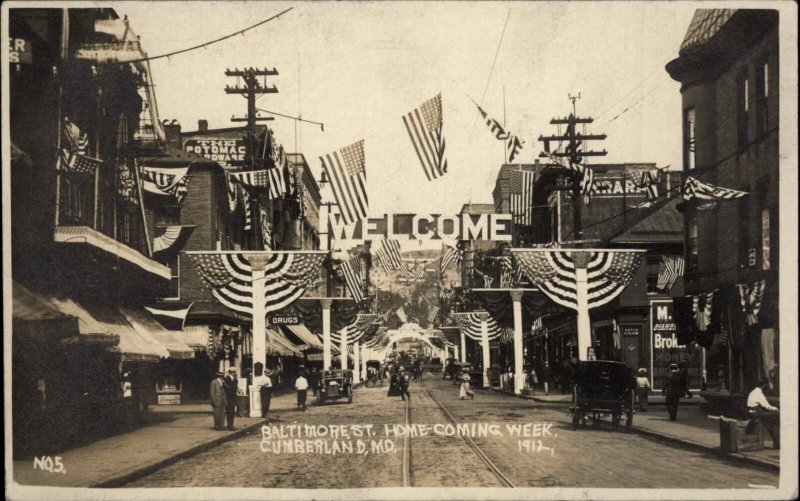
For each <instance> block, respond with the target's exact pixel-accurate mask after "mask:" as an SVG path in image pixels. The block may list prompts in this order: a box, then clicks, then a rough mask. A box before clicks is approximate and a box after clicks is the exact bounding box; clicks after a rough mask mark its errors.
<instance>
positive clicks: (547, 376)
mask: <svg viewBox="0 0 800 501" xmlns="http://www.w3.org/2000/svg"><path fill="white" fill-rule="evenodd" d="M552 380H553V369H551V368H550V363H549V362H545V363H544V369H542V382H543V383H544V394H545V395H549V394H550V382H551V381H552Z"/></svg>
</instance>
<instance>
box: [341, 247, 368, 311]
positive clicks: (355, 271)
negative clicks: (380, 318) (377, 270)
mask: <svg viewBox="0 0 800 501" xmlns="http://www.w3.org/2000/svg"><path fill="white" fill-rule="evenodd" d="M336 270H337V272H338V273H339V274H340V275H341V276H343V277H344V280H345V282H346V283H347V289H348V290H349V291H350V295H351V296H353V299H354V300H355V302H356V303H360V302H362V301H363V300H364V287H363V283H364V278H363V275H364V266H363V263H362V262H361V256H353V257H352V258H350V259H348V260H347V261H345V262H343V263H341V264H339V265H337V266H336Z"/></svg>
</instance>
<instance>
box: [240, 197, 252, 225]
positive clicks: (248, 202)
mask: <svg viewBox="0 0 800 501" xmlns="http://www.w3.org/2000/svg"><path fill="white" fill-rule="evenodd" d="M242 200H243V203H244V226H243V227H242V229H243V230H244V231H253V198H252V197H251V196H250V193H248V192H247V190H243V191H242Z"/></svg>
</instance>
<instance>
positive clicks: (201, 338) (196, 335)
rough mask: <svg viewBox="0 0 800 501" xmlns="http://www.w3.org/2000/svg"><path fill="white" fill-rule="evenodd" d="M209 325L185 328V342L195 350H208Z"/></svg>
mask: <svg viewBox="0 0 800 501" xmlns="http://www.w3.org/2000/svg"><path fill="white" fill-rule="evenodd" d="M208 335H209V334H208V325H206V324H201V325H187V326H186V327H184V328H183V342H184V343H186V346H191V347H192V348H194V349H195V350H198V351H204V350H206V349H208Z"/></svg>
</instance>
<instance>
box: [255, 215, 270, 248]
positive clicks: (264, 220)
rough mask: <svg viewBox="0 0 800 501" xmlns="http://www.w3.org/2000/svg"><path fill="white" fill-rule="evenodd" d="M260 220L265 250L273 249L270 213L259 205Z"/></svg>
mask: <svg viewBox="0 0 800 501" xmlns="http://www.w3.org/2000/svg"><path fill="white" fill-rule="evenodd" d="M258 211H259V216H260V217H259V222H260V223H261V242H262V244H263V245H264V250H272V223H270V221H269V214H268V213H267V210H266V209H265V208H264V207H263V206H262V205H259V207H258Z"/></svg>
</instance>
